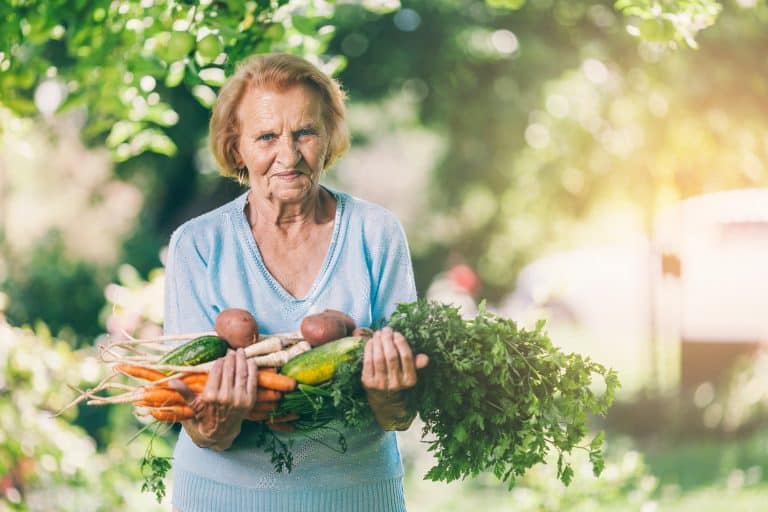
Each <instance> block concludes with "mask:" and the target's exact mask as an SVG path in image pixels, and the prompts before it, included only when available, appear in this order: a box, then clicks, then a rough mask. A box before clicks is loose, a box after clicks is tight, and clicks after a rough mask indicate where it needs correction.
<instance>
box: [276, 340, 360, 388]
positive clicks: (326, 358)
mask: <svg viewBox="0 0 768 512" xmlns="http://www.w3.org/2000/svg"><path fill="white" fill-rule="evenodd" d="M364 343H365V338H358V337H355V336H349V337H346V338H341V339H338V340H336V341H330V342H328V343H325V344H323V345H320V346H317V347H315V348H313V349H312V350H308V351H306V352H304V353H302V354H299V355H298V356H296V357H294V358H293V359H291V360H290V361H288V362H287V363H286V364H285V365H284V366H283V367H282V368H281V369H280V373H282V374H283V375H287V376H289V377H293V378H294V379H296V381H297V382H299V383H301V384H311V385H315V384H320V383H322V382H325V381H328V380H331V378H332V377H333V374H334V373H336V369H337V368H338V367H339V366H340V365H341V364H342V363H345V362H347V361H351V360H352V359H353V358H354V357H355V355H356V351H357V350H358V349H359V348H362V346H363V344H364Z"/></svg>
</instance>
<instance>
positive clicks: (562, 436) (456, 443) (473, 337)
mask: <svg viewBox="0 0 768 512" xmlns="http://www.w3.org/2000/svg"><path fill="white" fill-rule="evenodd" d="M389 326H390V327H392V328H393V329H394V330H396V331H399V332H401V333H402V334H403V335H404V336H405V337H406V339H407V340H408V342H409V343H410V344H411V347H412V349H413V351H414V353H425V354H427V355H429V359H430V363H429V366H427V367H426V368H424V369H423V370H420V372H419V382H418V383H417V385H416V388H415V389H414V390H413V392H412V393H411V395H410V403H411V404H412V407H413V408H414V409H415V410H416V411H418V413H419V416H421V419H422V420H423V422H424V428H423V432H422V439H423V440H424V441H426V442H427V443H428V444H429V450H430V451H431V452H432V453H433V455H434V456H435V459H436V461H437V463H436V465H435V466H434V467H433V468H431V469H430V470H429V471H428V473H427V475H426V477H425V478H427V479H429V480H442V481H447V482H450V481H453V480H457V479H461V478H465V477H467V476H475V475H477V474H478V473H480V472H481V471H491V472H493V474H494V475H495V476H496V477H497V478H498V479H499V480H501V481H503V482H506V483H508V484H509V486H510V487H511V486H512V485H514V483H515V479H516V477H517V476H520V475H522V474H524V473H525V471H526V470H527V469H528V468H530V467H531V466H533V465H535V464H538V463H541V462H544V459H545V457H546V455H547V454H548V453H549V451H550V450H554V451H555V453H557V455H558V462H557V465H558V468H557V469H558V471H557V475H558V477H559V478H560V480H562V481H563V483H565V484H566V485H567V484H568V483H570V481H571V479H572V478H573V468H572V467H571V465H570V464H569V463H568V462H567V460H566V457H565V456H566V455H567V454H568V453H570V452H571V450H573V449H574V448H582V449H585V450H588V451H589V454H590V461H591V463H592V468H593V472H594V474H595V475H599V474H600V472H601V471H602V469H603V454H602V444H603V436H602V433H601V434H598V435H597V436H595V437H594V438H593V439H592V441H591V443H590V444H589V445H588V446H582V445H579V443H580V442H581V441H582V440H583V439H584V437H586V434H587V420H588V415H589V414H604V413H605V412H606V410H607V409H608V407H609V406H610V404H611V402H612V401H613V398H614V394H615V392H616V389H617V388H618V387H619V381H618V378H617V376H616V373H615V371H614V370H611V369H608V368H606V367H604V366H602V365H600V364H598V363H595V362H593V361H591V360H590V359H589V358H586V357H582V356H581V355H578V354H565V353H563V352H562V351H560V350H559V349H558V348H556V347H554V346H553V345H552V343H551V341H550V340H549V338H548V337H547V335H546V334H545V333H544V331H543V327H544V322H539V323H538V325H537V326H536V328H535V329H534V330H532V331H527V330H525V329H521V328H519V327H518V326H517V325H516V324H515V322H514V321H512V320H509V319H504V318H501V317H499V316H496V315H494V314H492V313H490V312H488V311H486V310H485V306H484V304H481V306H480V311H479V313H478V315H477V316H476V317H475V318H474V319H472V320H465V319H463V318H462V317H461V315H460V314H459V311H458V309H457V308H455V307H452V306H448V305H445V304H440V303H437V302H428V301H425V300H419V301H417V302H413V303H407V304H400V305H398V307H397V309H396V311H395V313H394V314H393V315H392V317H391V318H390V320H389ZM594 375H599V376H601V377H602V379H603V381H604V385H605V386H604V391H603V393H602V394H601V395H599V396H598V395H597V394H596V393H595V392H594V391H593V389H592V380H593V376H594Z"/></svg>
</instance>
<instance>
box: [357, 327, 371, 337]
mask: <svg viewBox="0 0 768 512" xmlns="http://www.w3.org/2000/svg"><path fill="white" fill-rule="evenodd" d="M352 336H355V337H358V338H373V330H371V328H370V327H356V328H355V330H354V331H352Z"/></svg>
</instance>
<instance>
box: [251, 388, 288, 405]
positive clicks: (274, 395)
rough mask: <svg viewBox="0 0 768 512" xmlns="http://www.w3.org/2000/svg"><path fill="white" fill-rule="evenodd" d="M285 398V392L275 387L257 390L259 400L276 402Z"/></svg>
mask: <svg viewBox="0 0 768 512" xmlns="http://www.w3.org/2000/svg"><path fill="white" fill-rule="evenodd" d="M281 398H283V394H282V393H281V392H279V391H275V390H274V389H268V388H259V389H257V390H256V400H257V401H258V402H276V401H278V400H280V399H281Z"/></svg>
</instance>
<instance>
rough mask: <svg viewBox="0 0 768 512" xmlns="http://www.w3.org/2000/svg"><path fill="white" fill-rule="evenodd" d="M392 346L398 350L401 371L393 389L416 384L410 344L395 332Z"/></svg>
mask: <svg viewBox="0 0 768 512" xmlns="http://www.w3.org/2000/svg"><path fill="white" fill-rule="evenodd" d="M392 339H393V346H394V348H395V349H396V350H397V352H398V357H399V360H400V363H401V364H402V373H401V375H400V379H399V380H398V386H397V388H395V389H399V388H403V387H407V388H409V387H412V386H415V385H416V368H415V367H414V366H413V352H412V351H411V346H410V345H409V344H408V342H407V341H406V339H405V336H403V335H402V334H400V333H399V332H396V333H395V334H394V335H393V337H392Z"/></svg>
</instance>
